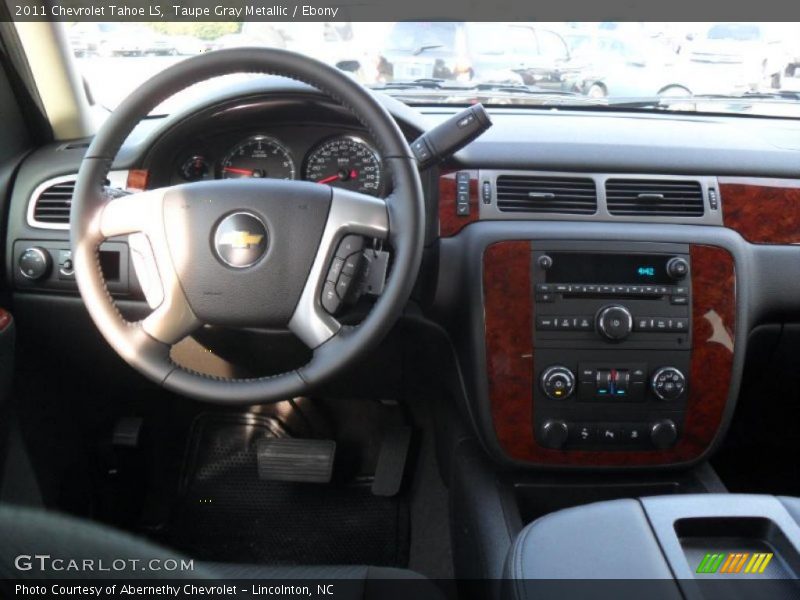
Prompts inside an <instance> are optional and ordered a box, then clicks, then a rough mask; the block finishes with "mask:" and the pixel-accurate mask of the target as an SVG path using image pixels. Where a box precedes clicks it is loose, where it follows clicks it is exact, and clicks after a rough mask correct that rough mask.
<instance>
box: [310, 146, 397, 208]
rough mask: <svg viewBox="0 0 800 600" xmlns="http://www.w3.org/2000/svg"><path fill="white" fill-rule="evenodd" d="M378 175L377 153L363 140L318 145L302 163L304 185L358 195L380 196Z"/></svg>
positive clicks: (380, 168) (380, 178)
mask: <svg viewBox="0 0 800 600" xmlns="http://www.w3.org/2000/svg"><path fill="white" fill-rule="evenodd" d="M382 175H383V174H382V167H381V161H380V158H378V154H377V152H375V150H373V149H372V148H371V147H369V146H368V145H367V144H366V142H364V140H362V139H360V138H357V137H353V136H349V135H348V136H341V137H336V138H333V139H330V140H327V141H325V142H322V143H321V144H320V145H319V146H317V147H316V148H314V150H313V151H312V152H311V153H310V154H309V155H308V158H307V159H306V171H305V178H306V179H307V180H308V181H315V182H317V183H327V184H328V185H333V186H337V187H343V188H347V189H349V190H353V191H356V192H361V193H362V194H371V195H372V196H378V195H380V192H381V183H382Z"/></svg>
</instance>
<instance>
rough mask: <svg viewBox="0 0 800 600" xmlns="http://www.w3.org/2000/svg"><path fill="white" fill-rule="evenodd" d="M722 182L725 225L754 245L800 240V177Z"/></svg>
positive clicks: (796, 241) (720, 180)
mask: <svg viewBox="0 0 800 600" xmlns="http://www.w3.org/2000/svg"><path fill="white" fill-rule="evenodd" d="M718 181H719V193H720V197H721V198H722V222H723V224H724V225H725V227H729V228H731V229H733V230H734V231H737V232H738V233H739V235H741V236H742V237H743V238H744V239H746V240H747V241H748V242H752V243H754V244H798V243H800V180H794V179H756V178H754V179H739V178H726V177H720V178H718Z"/></svg>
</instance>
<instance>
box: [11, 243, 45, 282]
mask: <svg viewBox="0 0 800 600" xmlns="http://www.w3.org/2000/svg"><path fill="white" fill-rule="evenodd" d="M52 261H53V259H52V258H51V256H50V253H49V252H48V251H47V250H45V249H44V248H38V247H33V248H26V249H25V250H24V251H23V252H22V254H21V255H20V257H19V262H18V263H17V264H18V266H19V271H20V273H22V276H23V277H25V278H26V279H30V280H32V281H40V280H42V279H44V278H45V277H47V275H48V274H49V273H50V266H51V263H52Z"/></svg>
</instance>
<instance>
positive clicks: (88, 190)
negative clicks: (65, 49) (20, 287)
mask: <svg viewBox="0 0 800 600" xmlns="http://www.w3.org/2000/svg"><path fill="white" fill-rule="evenodd" d="M234 73H260V74H265V75H277V76H282V77H287V78H290V79H295V80H298V81H301V82H304V83H307V84H309V85H311V86H313V87H315V88H317V89H318V90H320V91H321V92H322V93H324V94H326V95H328V96H330V97H331V98H332V99H334V100H335V101H337V102H339V103H340V104H341V105H343V106H344V107H346V108H347V109H349V110H350V111H351V112H352V113H353V115H354V116H355V117H356V118H357V119H358V120H359V121H360V122H361V124H362V125H363V126H364V127H365V128H366V129H367V130H368V131H369V132H370V134H371V135H372V138H373V140H374V141H375V144H376V145H377V147H378V150H379V152H380V154H381V157H382V160H383V163H384V167H385V168H386V170H387V172H389V173H391V176H392V180H393V184H394V187H393V191H392V193H391V194H390V195H389V196H388V197H387V198H385V199H384V200H379V199H375V198H372V197H368V196H362V195H361V194H356V193H350V192H347V191H344V190H336V189H333V188H331V199H330V202H331V204H330V209H329V212H328V216H327V222H326V224H325V230H324V232H323V234H322V237H321V242H320V247H319V248H318V250H317V255H316V257H315V258H314V264H313V266H312V268H311V273H310V276H309V279H308V281H306V283H305V287H304V288H303V297H302V299H301V303H302V302H305V304H303V305H302V306H301V303H298V306H297V307H296V309H295V312H294V315H293V317H292V324H294V323H295V322H300V321H308V320H309V319H310V318H311V317H307V316H306V312H313V313H315V314H316V311H319V308H320V307H319V304H320V300H319V290H320V289H321V286H322V285H323V284H324V274H323V275H321V274H320V272H319V270H320V269H319V265H322V266H323V267H325V268H326V269H327V263H326V261H329V260H330V258H331V257H332V253H333V249H334V248H335V243H336V242H337V241H338V240H340V239H341V238H342V236H343V235H345V234H347V233H356V234H360V235H364V236H374V237H383V238H384V239H385V240H386V241H387V242H388V245H389V247H390V248H391V251H392V259H393V263H392V269H391V272H390V275H389V278H388V280H387V282H386V286H385V288H384V291H383V293H382V295H381V296H379V297H378V298H377V300H376V302H375V305H374V306H373V307H372V310H371V311H370V312H369V314H368V315H367V316H366V318H365V319H364V320H363V321H362V322H361V323H360V324H359V325H357V326H353V327H349V326H342V325H341V324H339V323H338V322H336V321H335V319H332V317H330V316H329V315H328V316H327V317H325V316H324V315H316V316H314V317H313V318H314V319H316V320H315V321H313V322H311V325H309V323H308V322H304V323H303V326H301V327H298V331H300V332H301V333H300V337H301V339H303V341H305V342H306V344H307V345H309V347H311V348H312V350H313V356H312V359H311V360H310V361H309V362H308V363H307V364H306V365H305V366H303V367H300V368H298V369H295V370H293V371H289V372H286V373H282V374H279V375H274V376H269V377H260V378H252V379H224V378H218V377H211V376H208V375H204V374H201V373H197V372H194V371H190V370H187V369H185V368H183V367H181V366H179V365H177V364H176V363H174V362H173V361H172V360H171V359H170V347H171V343H169V342H170V341H173V340H172V339H171V337H172V336H171V334H169V333H168V334H164V335H160V333H157V334H156V335H155V336H154V334H153V331H156V332H162V331H165V330H164V327H166V330H168V331H171V330H170V328H172V329H175V331H176V332H180V331H181V329H180V327H173V325H175V323H172V322H167V321H170V319H172V321H175V320H176V319H175V318H173V317H177V320H178V321H180V320H181V319H184V321H186V322H185V323H183V324H182V325H186V326H187V328H189V327H190V326H191V325H195V326H196V325H198V322H197V321H196V320H195V321H192V320H191V319H190V318H188V317H186V315H187V314H189V313H192V312H193V307H192V306H191V302H189V301H188V300H187V299H186V297H183V296H182V299H183V300H186V302H185V305H181V306H179V309H182V311H183V312H181V310H179V309H175V305H176V304H177V303H176V302H172V303H171V304H169V306H168V309H164V304H168V303H167V302H166V300H164V301H163V302H162V305H161V306H159V307H157V308H156V309H155V310H154V312H153V313H151V315H150V316H151V317H153V316H154V315H156V314H157V313H159V311H161V313H162V315H161V317H159V318H162V321H163V322H159V323H158V326H159V327H161V328H160V329H159V328H158V327H155V328H154V327H148V320H147V319H144V320H143V321H138V322H135V323H132V322H128V321H126V320H125V319H124V318H123V317H122V315H121V314H120V312H119V311H118V310H117V307H116V306H115V304H114V301H113V299H112V297H111V295H110V294H109V292H108V289H107V287H106V284H105V281H104V279H103V275H102V271H101V268H100V261H99V247H100V244H101V243H102V242H104V241H105V240H106V239H108V238H109V237H116V236H119V235H124V234H127V233H134V232H137V231H142V230H143V229H145V228H146V227H148V218H149V217H153V218H155V219H156V220H160V219H162V217H163V218H166V217H164V214H166V213H167V212H168V208H167V204H166V202H167V201H166V200H164V198H166V197H167V196H164V195H158V194H156V193H155V192H158V190H156V191H155V192H149V191H148V192H144V193H142V194H132V195H128V196H123V197H120V198H109V195H108V193H107V190H105V188H104V181H105V179H106V176H107V174H108V172H109V170H110V169H111V165H112V162H113V160H114V158H115V157H116V155H117V152H118V151H119V149H120V147H121V146H122V143H123V141H124V140H125V139H126V138H127V137H128V135H129V134H130V133H131V131H132V130H133V128H134V127H135V126H136V125H137V124H138V123H139V121H141V119H143V118H144V117H146V116H147V115H148V114H149V113H150V112H151V111H152V110H153V109H154V108H155V107H156V106H158V105H159V104H160V103H161V102H163V101H164V100H165V99H167V98H168V97H170V96H172V95H173V94H175V93H177V92H179V91H181V90H183V89H185V88H187V87H189V86H190V85H193V84H195V83H199V82H202V81H205V80H208V79H211V78H213V77H218V76H222V75H228V74H234ZM192 185H195V184H187V185H186V186H178V187H180V188H182V189H184V190H186V189H188V187H189V186H192ZM248 185H250V188H244V187H242V188H241V189H242V190H250V191H252V186H253V185H255V184H253V183H250V184H248ZM259 185H262V186H265V187H264V188H263V189H264V190H266V192H270V189H272V188H270V187H269V186H270V185H272V186H273V188H274V189H276V190H278V191H280V189H285V188H280V189H279V188H278V187H277V186H278V184H277V183H274V182H273V183H272V184H270V183H268V182H267V180H262V182H260V183H259ZM282 185H283V186H286V185H294V186H301V187H298V188H297V189H298V192H299V193H306V192H309V193H310V192H311V189H310V188H309V187H308V186H310V185H312V184H309V183H307V182H286V183H283V184H282ZM302 186H306V187H305V188H303V187H302ZM220 189H222V188H220ZM224 189H225V190H226V191H230V190H231V189H233V190H234V191H235V190H236V189H239V188H224ZM286 189H288V188H286ZM293 189H294V188H292V190H293ZM292 190H289V191H292ZM190 191H191V190H189V192H190ZM165 193H166V192H165ZM181 193H184V192H182V191H181V190H177V188H176V191H175V192H174V193H173V195H174V194H181ZM187 193H188V192H187ZM251 195H252V194H251ZM317 195H319V194H317ZM137 203H138V204H137ZM350 209H353V210H350ZM148 211H150V212H148ZM336 215H338V216H336ZM354 215H355V216H354ZM362 216H364V218H363V219H362V218H361V217H362ZM337 219H338V220H337ZM424 219H425V211H424V198H423V192H422V186H421V182H420V177H419V173H418V171H417V167H416V162H415V160H414V158H413V155H412V153H411V150H410V148H409V146H408V143H407V141H406V139H405V137H404V136H403V134H402V132H401V131H400V128H399V127H398V126H397V123H396V122H395V121H394V119H393V118H392V117H391V116H390V115H389V113H388V112H387V111H386V109H385V108H384V107H383V106H382V105H381V104H380V103H379V102H378V101H377V99H376V98H375V97H374V96H373V95H372V93H371V92H370V91H369V90H367V89H365V88H364V87H362V86H361V85H360V84H358V83H357V82H356V81H354V80H353V79H351V78H350V77H349V76H347V75H346V74H344V73H342V72H340V71H338V70H336V69H334V68H333V67H330V66H328V65H326V64H324V63H322V62H320V61H317V60H314V59H311V58H308V57H306V56H303V55H300V54H296V53H293V52H288V51H284V50H277V49H268V48H236V49H230V50H220V51H217V52H212V53H208V54H204V55H200V56H197V57H193V58H190V59H187V60H184V61H182V62H180V63H177V64H175V65H173V66H172V67H169V68H168V69H166V70H164V71H162V72H161V73H159V74H157V75H156V76H155V77H153V78H152V79H150V80H149V81H148V82H146V83H145V84H144V85H142V86H141V87H140V88H139V89H138V90H136V92H134V93H133V94H132V95H131V96H129V97H128V98H127V99H126V100H125V101H123V102H122V103H121V104H120V105H119V107H118V108H117V109H116V110H115V111H114V112H113V113H112V114H111V115H110V117H109V118H108V120H107V121H106V122H105V123H104V124H103V126H102V127H101V129H100V131H99V132H98V133H97V135H96V136H95V138H94V140H93V142H92V144H91V145H90V147H89V149H88V151H87V153H86V155H85V157H84V159H83V162H82V164H81V167H80V170H79V173H78V179H77V182H76V186H75V192H74V196H73V201H72V209H71V214H70V242H71V247H72V252H73V262H74V265H75V278H76V281H77V284H78V289H79V291H80V294H81V297H82V298H83V301H84V303H85V305H86V307H87V309H88V312H89V314H90V316H91V318H92V320H93V321H94V323H95V325H96V326H97V327H98V329H99V330H100V332H101V333H102V335H103V336H104V337H105V339H106V340H107V341H108V343H109V344H110V345H111V347H112V348H113V349H114V350H115V351H116V352H117V353H118V354H119V355H120V356H121V357H122V358H123V359H124V360H125V361H126V362H128V363H129V364H130V365H131V366H133V367H134V368H135V369H137V370H138V371H139V372H141V373H142V374H144V375H145V376H146V377H148V378H149V379H151V380H153V381H154V382H156V383H158V384H159V385H161V386H163V387H165V388H167V389H169V390H172V391H174V392H177V393H179V394H183V395H186V396H189V397H192V398H195V399H198V400H202V401H208V402H215V403H225V404H256V403H264V402H271V401H279V400H284V399H287V398H291V397H294V396H297V395H302V394H305V393H308V392H309V391H310V390H311V389H312V388H313V387H315V386H317V385H319V384H321V383H323V382H324V381H326V380H328V379H329V378H330V377H332V376H333V375H335V374H337V373H340V372H341V371H342V370H343V369H346V368H347V367H350V366H352V365H353V364H354V363H355V362H356V361H357V360H358V359H359V358H360V357H362V356H363V355H364V354H365V353H366V352H368V351H369V350H370V349H372V348H374V346H375V345H376V344H377V343H378V342H379V341H380V340H381V339H382V338H383V337H384V335H385V334H386V333H387V332H388V331H389V329H390V328H391V327H392V325H393V324H394V323H395V322H396V320H397V318H398V317H399V316H400V314H401V312H402V310H403V307H404V306H405V304H406V302H407V301H408V298H409V296H410V294H411V290H412V288H413V285H414V283H415V280H416V277H417V274H418V271H419V266H420V263H421V260H422V251H423V244H424V231H425V222H424ZM334 220H336V222H335V223H332V221H334ZM361 221H363V222H361ZM137 227H138V228H137ZM151 229H152V228H151ZM162 229H163V228H162ZM160 231H161V230H159V232H157V235H156V237H160V236H161V233H160ZM151 233H152V231H149V233H148V235H150V234H151ZM196 234H197V235H200V236H205V235H207V234H206V232H196ZM192 235H195V233H194V232H193V233H192ZM171 243H172V241H171V240H166V239H165V240H160V241H159V240H155V241H153V240H151V244H152V245H153V246H154V248H155V249H154V252H155V255H158V245H159V244H161V245H162V246H164V247H167V246H168V245H169V244H171ZM160 260H161V258H160V257H159V258H158V261H157V266H158V272H159V273H160V274H162V275H163V271H165V270H168V268H169V267H164V265H163V264H162V262H160ZM173 262H174V260H173ZM162 267H164V268H163V269H162ZM171 268H173V269H174V265H173V266H172V267H171ZM315 277H316V278H317V280H316V281H315V280H313V279H314V278H315ZM175 281H176V282H178V278H177V277H175ZM162 286H166V288H165V289H167V290H169V289H172V288H170V287H169V282H167V283H165V282H164V281H162ZM179 287H180V286H178V285H177V284H176V285H175V286H174V288H175V290H178V291H176V294H177V295H180V293H181V292H180V290H179ZM309 290H310V292H309ZM167 299H170V300H174V299H172V298H171V297H170V295H169V294H167ZM162 309H163V310H162ZM170 311H171V312H170ZM164 315H166V317H169V318H166V319H164V318H163V317H164ZM148 318H149V317H148ZM154 322H155V320H154ZM179 325H181V324H180V323H179ZM290 329H291V326H290ZM189 333H190V332H187V335H188V334H189ZM165 340H166V341H165Z"/></svg>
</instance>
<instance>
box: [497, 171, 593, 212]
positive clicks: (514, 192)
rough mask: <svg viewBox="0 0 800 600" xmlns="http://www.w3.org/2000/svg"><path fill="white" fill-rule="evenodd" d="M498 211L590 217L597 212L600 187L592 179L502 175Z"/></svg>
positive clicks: (498, 190)
mask: <svg viewBox="0 0 800 600" xmlns="http://www.w3.org/2000/svg"><path fill="white" fill-rule="evenodd" d="M497 208H498V209H499V210H500V211H502V212H514V213H558V214H569V215H591V214H594V213H595V212H597V187H596V186H595V183H594V180H593V179H589V178H576V177H540V176H535V175H501V176H499V177H498V178H497Z"/></svg>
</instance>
